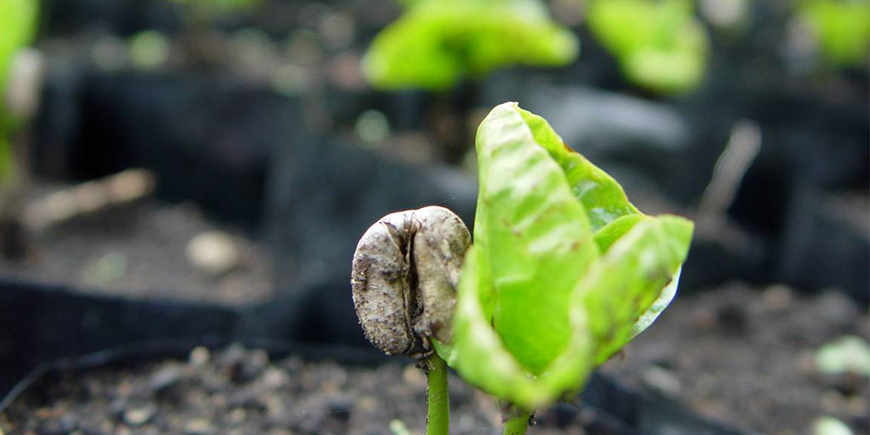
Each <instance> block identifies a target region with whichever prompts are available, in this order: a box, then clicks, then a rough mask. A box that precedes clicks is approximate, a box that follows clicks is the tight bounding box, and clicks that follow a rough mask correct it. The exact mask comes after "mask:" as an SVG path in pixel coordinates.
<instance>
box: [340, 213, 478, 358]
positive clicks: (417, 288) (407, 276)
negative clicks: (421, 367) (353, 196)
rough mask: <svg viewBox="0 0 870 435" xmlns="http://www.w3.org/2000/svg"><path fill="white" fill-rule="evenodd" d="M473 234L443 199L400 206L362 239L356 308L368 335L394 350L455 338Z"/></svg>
mask: <svg viewBox="0 0 870 435" xmlns="http://www.w3.org/2000/svg"><path fill="white" fill-rule="evenodd" d="M470 244H471V235H470V234H469V232H468V229H467V228H466V226H465V224H464V223H463V222H462V220H461V219H459V217H458V216H456V215H455V214H453V212H451V211H450V210H447V209H446V208H443V207H436V206H431V207H424V208H422V209H419V210H408V211H403V212H397V213H392V214H389V215H387V216H385V217H384V218H382V219H381V220H379V221H378V222H377V223H375V224H374V225H372V226H371V227H370V228H369V229H368V230H367V231H366V232H365V234H364V235H363V237H362V238H361V239H360V241H359V244H358V245H357V249H356V253H355V254H354V259H353V274H352V280H351V287H352V291H353V301H354V308H355V310H356V313H357V317H358V318H359V321H360V324H361V325H362V328H363V331H364V332H365V335H366V338H368V340H369V341H370V342H371V343H372V344H374V345H375V346H376V347H377V348H379V349H381V350H382V351H384V352H385V353H387V354H388V355H400V354H401V355H409V356H412V357H421V356H425V355H428V354H429V353H431V351H432V350H431V345H430V342H429V338H430V337H435V338H438V339H441V340H444V339H449V338H450V323H451V319H452V317H453V308H454V306H455V303H456V285H457V283H458V281H459V274H460V270H461V267H462V261H463V259H464V256H465V252H466V251H467V250H468V247H469V246H470Z"/></svg>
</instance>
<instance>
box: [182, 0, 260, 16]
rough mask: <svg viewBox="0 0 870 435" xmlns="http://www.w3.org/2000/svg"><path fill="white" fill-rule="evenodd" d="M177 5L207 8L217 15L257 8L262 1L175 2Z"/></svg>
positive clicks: (200, 0)
mask: <svg viewBox="0 0 870 435" xmlns="http://www.w3.org/2000/svg"><path fill="white" fill-rule="evenodd" d="M175 1H176V2H178V3H186V4H192V5H194V6H196V7H208V8H210V9H212V10H213V11H215V12H218V13H227V12H237V11H243V10H246V9H251V8H254V7H256V6H258V5H259V4H260V3H261V2H262V0H175Z"/></svg>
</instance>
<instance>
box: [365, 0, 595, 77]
mask: <svg viewBox="0 0 870 435" xmlns="http://www.w3.org/2000/svg"><path fill="white" fill-rule="evenodd" d="M407 6H408V7H407V9H406V11H405V12H404V14H403V15H402V16H401V17H399V19H398V20H396V21H395V22H393V23H392V24H390V25H389V26H388V27H387V28H385V29H384V30H383V31H382V32H381V33H380V34H378V36H377V37H375V40H374V41H373V42H372V45H371V47H369V50H368V52H367V53H366V56H365V59H364V63H363V66H364V71H365V74H366V77H367V78H368V80H369V81H370V82H371V83H372V84H373V85H374V86H376V87H378V88H382V89H400V88H422V89H429V90H443V89H448V88H450V87H452V86H453V85H455V84H456V83H457V82H458V81H459V80H462V79H464V78H471V79H478V78H481V77H483V76H484V75H486V74H488V73H489V72H490V71H492V70H493V69H496V68H500V67H505V66H510V65H536V66H562V65H566V64H568V63H570V62H571V61H573V60H574V59H575V58H576V56H577V51H578V43H577V40H576V38H575V37H574V35H573V34H572V33H571V32H570V31H569V30H567V29H565V28H563V27H561V26H559V25H558V24H557V23H556V22H554V21H553V20H552V19H550V17H549V16H548V14H547V11H546V8H545V6H544V5H543V4H542V3H541V2H540V1H539V0H429V1H415V2H410V3H408V5H407Z"/></svg>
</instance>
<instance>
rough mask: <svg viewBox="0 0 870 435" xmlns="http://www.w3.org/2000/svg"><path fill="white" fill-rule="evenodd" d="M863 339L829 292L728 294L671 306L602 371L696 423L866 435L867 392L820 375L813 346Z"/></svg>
mask: <svg viewBox="0 0 870 435" xmlns="http://www.w3.org/2000/svg"><path fill="white" fill-rule="evenodd" d="M844 335H858V336H861V337H863V338H864V339H867V338H868V336H870V320H868V315H867V311H866V309H865V310H862V309H861V308H859V306H858V305H856V304H855V303H854V301H852V300H851V299H849V297H848V296H846V295H844V294H843V293H841V292H839V291H835V290H833V289H831V290H826V291H822V292H820V293H818V294H817V295H801V294H796V293H794V292H792V291H791V290H790V289H789V288H788V287H785V286H780V285H776V286H771V287H768V288H766V289H754V288H750V287H747V286H744V285H740V284H732V285H730V286H725V287H722V288H719V289H716V290H714V291H709V292H706V293H702V294H697V295H690V296H683V297H677V298H676V299H675V300H674V302H673V303H672V304H671V306H669V307H668V309H667V310H666V311H665V312H664V313H663V314H662V315H661V317H660V318H659V319H658V320H656V323H655V324H653V325H652V326H651V327H650V329H649V330H647V331H646V332H644V333H643V334H642V335H641V336H640V337H638V338H637V339H636V340H635V341H634V342H632V343H631V344H629V345H628V346H627V347H626V348H625V355H624V357H623V358H621V359H620V358H616V359H614V360H611V361H609V362H608V363H607V364H605V366H604V367H603V371H604V372H605V373H608V374H610V375H612V376H614V377H615V378H616V379H619V380H621V381H624V382H625V383H626V384H627V385H629V386H632V387H636V388H641V389H644V390H647V391H650V392H652V393H654V394H659V395H663V396H665V397H670V398H674V399H677V400H678V401H679V402H681V403H683V404H685V405H686V406H687V407H689V408H691V409H693V410H694V411H695V412H696V413H698V414H699V415H701V416H705V417H708V418H711V419H714V420H718V421H721V422H725V423H728V424H729V425H731V426H736V427H742V428H744V429H747V430H752V431H755V432H760V433H764V434H767V435H792V434H794V435H797V434H809V433H811V432H810V428H811V427H812V424H813V423H814V421H815V420H816V419H818V418H819V417H821V416H825V415H829V416H833V417H836V418H838V419H840V420H841V421H843V422H846V423H847V424H849V426H850V427H851V428H852V429H853V430H855V433H856V434H867V433H870V408H868V403H870V402H868V400H870V383H868V381H867V379H866V378H862V377H857V376H851V375H824V374H821V373H819V371H818V370H817V369H816V368H815V365H814V353H815V351H816V349H818V348H819V347H820V346H822V345H824V344H826V343H829V342H832V341H835V340H838V339H839V338H841V337H843V336H844Z"/></svg>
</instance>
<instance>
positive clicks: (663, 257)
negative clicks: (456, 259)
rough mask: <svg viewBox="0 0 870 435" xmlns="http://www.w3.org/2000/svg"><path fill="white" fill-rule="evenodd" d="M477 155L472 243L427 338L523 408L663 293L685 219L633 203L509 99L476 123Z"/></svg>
mask: <svg viewBox="0 0 870 435" xmlns="http://www.w3.org/2000/svg"><path fill="white" fill-rule="evenodd" d="M477 155H478V174H479V177H480V179H479V181H480V189H479V197H478V205H477V215H476V218H475V228H474V235H475V241H474V242H475V243H474V246H473V247H472V248H471V250H470V251H469V254H468V255H467V258H466V260H465V265H464V266H463V269H462V276H461V279H460V281H459V296H458V302H457V311H456V313H455V317H454V323H453V332H454V339H453V341H452V342H436V344H435V345H436V350H437V351H438V353H439V354H440V355H441V356H442V357H444V358H445V360H446V361H447V362H448V364H450V365H451V366H453V367H454V368H455V369H456V370H457V371H458V372H459V373H460V374H461V375H462V376H463V377H464V378H466V380H468V381H469V382H471V383H473V384H475V385H477V386H479V387H481V388H482V389H484V390H485V391H487V392H489V393H491V394H494V395H496V396H498V397H500V398H502V399H505V400H508V401H511V402H513V403H515V404H516V405H519V406H521V407H523V408H526V409H533V408H535V407H538V406H541V405H546V404H548V403H551V402H552V401H554V400H556V399H558V398H559V397H560V396H561V395H562V394H564V393H566V392H570V391H574V390H577V389H579V388H580V387H581V386H582V385H583V383H584V381H585V379H586V377H587V376H588V374H589V372H590V371H591V369H592V368H593V367H594V365H595V364H597V363H600V362H601V361H602V360H603V359H604V358H606V357H607V356H609V355H610V354H611V353H612V352H613V351H615V350H618V348H620V347H621V346H623V345H624V344H625V343H627V342H628V341H629V340H630V339H631V338H632V337H633V336H634V335H636V334H637V333H639V332H640V331H641V330H643V329H644V328H645V327H646V326H648V324H649V323H650V322H651V321H652V320H653V319H654V318H655V316H656V315H657V313H658V312H660V311H661V310H662V309H663V308H664V306H666V305H667V303H668V302H669V301H670V299H671V298H672V297H673V291H674V290H675V288H676V284H675V282H674V279H673V278H674V275H675V274H677V271H678V269H679V266H680V264H681V263H682V262H683V260H684V259H685V256H686V253H687V250H688V244H689V239H690V237H691V231H692V226H691V223H690V222H688V221H687V220H685V219H682V218H678V217H674V216H662V217H650V216H645V215H643V214H641V213H640V212H639V211H638V210H637V209H636V208H635V207H634V206H633V205H631V203H629V202H628V200H627V198H626V196H625V193H624V192H623V190H622V188H621V187H620V186H619V184H617V183H616V181H615V180H613V179H612V178H611V177H610V176H608V175H607V174H606V173H604V172H603V171H601V170H600V169H599V168H597V167H595V166H594V165H592V164H591V163H590V162H589V161H588V160H586V159H585V158H583V157H582V156H581V155H579V154H578V153H576V152H574V151H573V150H571V149H570V148H568V147H567V146H565V145H564V143H563V142H562V139H561V138H560V137H559V136H558V135H557V134H556V133H555V132H554V131H553V130H552V128H551V127H550V126H549V124H547V123H546V121H544V120H543V119H542V118H540V117H538V116H536V115H534V114H531V113H529V112H526V111H524V110H522V109H520V108H519V107H517V105H516V104H515V103H505V104H502V105H500V106H498V107H496V108H495V109H493V111H492V112H491V113H490V114H489V115H488V116H487V118H486V119H485V120H484V121H483V123H481V126H480V129H479V130H478V135H477ZM677 276H678V275H677ZM669 282H672V283H673V286H672V287H669V286H668V284H669Z"/></svg>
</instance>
